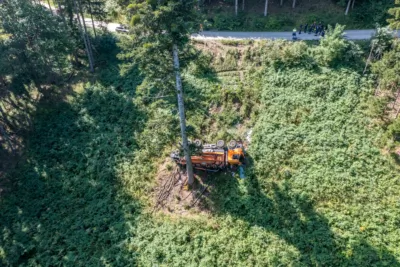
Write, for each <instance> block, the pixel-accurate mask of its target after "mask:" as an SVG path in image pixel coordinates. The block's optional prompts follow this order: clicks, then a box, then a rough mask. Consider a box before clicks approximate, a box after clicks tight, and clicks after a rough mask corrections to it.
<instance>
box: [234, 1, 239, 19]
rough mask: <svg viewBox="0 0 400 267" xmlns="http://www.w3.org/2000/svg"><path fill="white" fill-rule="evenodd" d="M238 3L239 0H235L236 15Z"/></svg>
mask: <svg viewBox="0 0 400 267" xmlns="http://www.w3.org/2000/svg"><path fill="white" fill-rule="evenodd" d="M238 5H239V0H235V15H236V16H237V14H238Z"/></svg>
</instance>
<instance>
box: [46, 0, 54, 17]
mask: <svg viewBox="0 0 400 267" xmlns="http://www.w3.org/2000/svg"><path fill="white" fill-rule="evenodd" d="M47 4H48V5H49V9H50V12H51V14H53V9H51V5H50V0H47Z"/></svg>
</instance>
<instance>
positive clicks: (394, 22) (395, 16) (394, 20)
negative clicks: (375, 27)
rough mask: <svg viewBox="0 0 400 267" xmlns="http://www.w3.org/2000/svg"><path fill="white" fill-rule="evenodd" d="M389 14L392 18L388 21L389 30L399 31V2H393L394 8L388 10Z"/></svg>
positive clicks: (397, 0)
mask: <svg viewBox="0 0 400 267" xmlns="http://www.w3.org/2000/svg"><path fill="white" fill-rule="evenodd" d="M389 14H390V15H392V16H393V17H392V18H390V19H388V22H389V26H390V28H392V29H393V30H400V0H395V7H393V8H391V9H389Z"/></svg>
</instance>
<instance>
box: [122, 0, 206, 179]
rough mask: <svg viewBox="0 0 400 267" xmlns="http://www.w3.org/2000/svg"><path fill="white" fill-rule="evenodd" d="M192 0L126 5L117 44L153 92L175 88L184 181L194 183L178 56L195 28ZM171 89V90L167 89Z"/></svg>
mask: <svg viewBox="0 0 400 267" xmlns="http://www.w3.org/2000/svg"><path fill="white" fill-rule="evenodd" d="M196 2H197V1H195V0H187V1H180V0H163V1H134V2H133V3H132V4H130V5H129V6H128V9H129V11H130V14H131V26H132V29H131V37H130V38H128V39H126V40H125V41H124V42H123V43H122V44H121V46H122V47H123V48H124V50H125V53H124V54H122V55H121V58H124V59H133V60H134V62H135V63H136V64H138V65H139V67H140V69H141V71H142V72H143V73H144V74H145V75H146V78H145V82H144V84H146V85H147V86H148V87H150V88H153V89H154V90H153V91H156V92H157V93H161V94H163V95H165V94H171V93H173V92H174V91H175V94H176V96H177V102H178V113H179V119H180V128H181V137H182V148H183V152H184V155H185V157H186V168H187V175H188V184H189V185H191V184H192V183H193V182H194V177H193V168H192V162H191V157H190V151H189V145H188V139H187V134H186V118H185V109H184V98H183V88H182V80H181V74H180V72H181V68H182V67H184V65H185V62H187V60H184V61H183V62H184V64H183V65H182V64H180V58H181V57H185V56H186V53H185V52H186V51H187V48H188V46H189V37H190V34H191V33H193V32H196V31H197V28H198V25H199V21H200V20H199V19H198V18H199V13H198V12H197V11H196V10H195V8H194V7H195V5H196ZM172 88H175V90H174V91H173V90H171V89H172Z"/></svg>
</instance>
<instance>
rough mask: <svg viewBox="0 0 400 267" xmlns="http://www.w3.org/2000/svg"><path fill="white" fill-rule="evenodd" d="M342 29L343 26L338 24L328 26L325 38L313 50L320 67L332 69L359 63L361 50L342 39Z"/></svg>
mask: <svg viewBox="0 0 400 267" xmlns="http://www.w3.org/2000/svg"><path fill="white" fill-rule="evenodd" d="M344 28H345V26H342V25H339V24H337V25H336V26H335V27H332V26H330V25H329V26H328V30H327V31H326V35H325V37H324V38H322V39H321V41H320V44H319V46H317V47H316V48H315V49H314V51H315V59H316V60H317V61H318V63H319V64H320V65H325V66H331V67H334V66H339V65H343V64H357V63H358V62H359V60H360V58H361V57H360V56H361V54H362V52H361V49H360V48H359V47H358V46H357V45H355V44H354V43H353V42H351V41H348V40H346V39H345V38H344V37H343V31H344Z"/></svg>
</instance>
